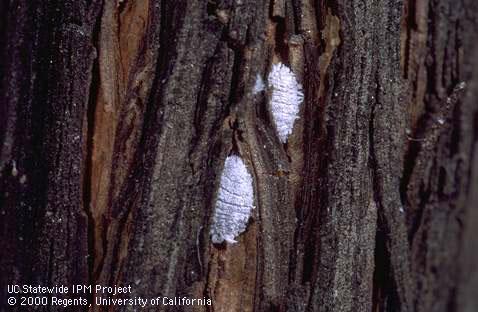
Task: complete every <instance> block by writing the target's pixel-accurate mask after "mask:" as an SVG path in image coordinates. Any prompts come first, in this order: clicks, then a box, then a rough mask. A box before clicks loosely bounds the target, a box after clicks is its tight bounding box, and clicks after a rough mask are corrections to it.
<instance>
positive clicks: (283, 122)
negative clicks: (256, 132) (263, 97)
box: [268, 63, 304, 143]
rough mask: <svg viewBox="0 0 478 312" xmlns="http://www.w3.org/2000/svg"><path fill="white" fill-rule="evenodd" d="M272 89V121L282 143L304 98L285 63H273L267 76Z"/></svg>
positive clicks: (290, 130)
mask: <svg viewBox="0 0 478 312" xmlns="http://www.w3.org/2000/svg"><path fill="white" fill-rule="evenodd" d="M268 84H269V88H271V89H272V96H271V101H270V102H271V103H270V105H271V111H272V117H273V119H274V123H275V126H276V129H277V133H278V135H279V139H280V140H281V142H282V143H285V142H286V141H287V137H288V136H289V134H291V132H292V128H293V126H294V121H295V120H296V119H297V118H298V114H299V107H300V104H302V101H303V100H304V94H303V93H302V86H301V85H300V83H298V82H297V79H296V77H295V74H294V73H293V72H292V71H291V70H290V68H288V67H287V66H286V65H284V64H282V63H279V64H273V65H272V69H271V72H270V73H269V77H268Z"/></svg>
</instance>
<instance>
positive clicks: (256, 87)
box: [254, 74, 266, 94]
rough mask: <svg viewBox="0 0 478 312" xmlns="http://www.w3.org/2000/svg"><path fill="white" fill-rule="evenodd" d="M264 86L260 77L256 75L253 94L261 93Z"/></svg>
mask: <svg viewBox="0 0 478 312" xmlns="http://www.w3.org/2000/svg"><path fill="white" fill-rule="evenodd" d="M265 88H266V87H265V85H264V80H262V77H261V75H259V74H257V76H256V82H255V84H254V94H257V93H259V92H262V91H264V90H265Z"/></svg>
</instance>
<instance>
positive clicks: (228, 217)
mask: <svg viewBox="0 0 478 312" xmlns="http://www.w3.org/2000/svg"><path fill="white" fill-rule="evenodd" d="M252 209H254V190H253V186H252V176H251V174H250V173H249V172H248V171H247V168H246V165H245V164H244V162H243V161H242V159H241V158H240V157H239V156H235V155H231V156H229V157H227V158H226V162H225V164H224V171H223V172H222V175H221V181H220V185H219V191H218V195H217V201H216V209H215V212H214V218H213V223H212V226H211V231H210V233H211V240H212V242H213V243H214V244H220V243H222V242H223V241H226V242H228V243H230V244H233V243H236V240H235V238H236V237H237V236H239V234H241V233H242V232H244V231H245V230H246V226H247V222H248V221H249V217H250V216H251V213H252Z"/></svg>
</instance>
